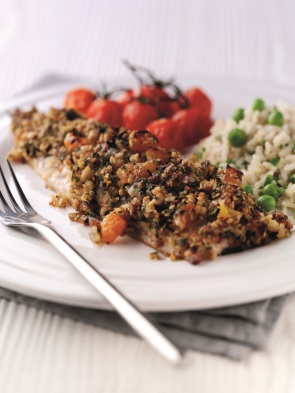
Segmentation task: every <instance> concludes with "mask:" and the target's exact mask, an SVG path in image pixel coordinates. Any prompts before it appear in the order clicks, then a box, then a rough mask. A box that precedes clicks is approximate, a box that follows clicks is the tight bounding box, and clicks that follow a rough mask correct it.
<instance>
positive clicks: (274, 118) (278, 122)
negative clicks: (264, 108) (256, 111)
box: [268, 109, 284, 127]
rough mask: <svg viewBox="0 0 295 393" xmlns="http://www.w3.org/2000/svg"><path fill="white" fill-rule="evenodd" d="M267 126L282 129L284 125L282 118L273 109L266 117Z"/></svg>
mask: <svg viewBox="0 0 295 393" xmlns="http://www.w3.org/2000/svg"><path fill="white" fill-rule="evenodd" d="M268 124H271V125H272V126H279V127H282V126H283V125H284V116H283V114H282V113H281V112H279V111H278V110H277V109H274V110H273V111H272V112H271V113H270V115H269V116H268Z"/></svg>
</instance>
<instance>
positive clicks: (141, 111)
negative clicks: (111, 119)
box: [122, 100, 158, 130]
mask: <svg viewBox="0 0 295 393" xmlns="http://www.w3.org/2000/svg"><path fill="white" fill-rule="evenodd" d="M156 117H158V112H157V110H156V109H155V107H154V106H153V105H150V104H142V103H141V102H139V101H138V100H134V101H131V102H130V103H129V104H127V105H126V106H125V108H124V109H123V114H122V123H123V126H124V127H126V128H128V129H129V130H144V129H145V128H146V126H147V125H148V124H149V123H150V122H151V121H152V120H154V119H155V118H156Z"/></svg>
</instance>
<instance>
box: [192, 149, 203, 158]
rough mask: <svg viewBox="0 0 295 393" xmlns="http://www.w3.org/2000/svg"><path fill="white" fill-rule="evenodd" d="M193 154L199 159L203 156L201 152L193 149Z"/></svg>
mask: <svg viewBox="0 0 295 393" xmlns="http://www.w3.org/2000/svg"><path fill="white" fill-rule="evenodd" d="M194 155H195V156H196V157H197V159H198V160H201V159H202V158H203V153H201V152H199V151H195V152H194Z"/></svg>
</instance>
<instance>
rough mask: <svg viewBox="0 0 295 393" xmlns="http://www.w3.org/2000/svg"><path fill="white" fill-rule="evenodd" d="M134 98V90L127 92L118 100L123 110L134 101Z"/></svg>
mask: <svg viewBox="0 0 295 393" xmlns="http://www.w3.org/2000/svg"><path fill="white" fill-rule="evenodd" d="M133 97H134V91H133V90H131V89H130V90H125V91H124V92H123V93H122V94H121V95H120V97H119V98H118V100H117V102H118V103H119V104H120V105H121V106H122V108H125V106H126V104H128V103H129V102H130V101H132V99H133Z"/></svg>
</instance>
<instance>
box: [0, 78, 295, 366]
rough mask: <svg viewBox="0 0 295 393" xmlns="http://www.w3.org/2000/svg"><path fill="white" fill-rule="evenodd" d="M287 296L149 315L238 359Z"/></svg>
mask: <svg viewBox="0 0 295 393" xmlns="http://www.w3.org/2000/svg"><path fill="white" fill-rule="evenodd" d="M69 80H70V79H69V78H64V77H60V76H58V75H57V76H56V75H47V76H46V77H44V78H42V80H40V81H39V82H38V83H36V84H35V85H34V87H32V88H31V89H30V90H32V89H33V88H40V87H46V86H49V85H57V84H59V83H61V82H65V81H69ZM290 297H291V295H284V296H280V297H276V298H273V299H267V300H263V301H259V302H255V303H250V304H244V305H239V306H233V307H224V308H219V309H211V310H202V311H183V312H167V313H164V312H161V313H152V316H153V317H154V319H155V320H156V321H157V322H158V324H159V325H160V326H162V328H163V331H164V332H165V333H166V334H167V336H169V337H170V338H171V339H172V340H173V341H174V343H175V344H177V345H178V346H179V347H180V348H183V349H193V350H198V351H203V352H207V353H211V354H216V355H221V356H226V357H228V358H231V359H236V360H241V359H243V358H244V357H245V356H247V355H248V353H249V352H250V351H251V350H253V349H261V348H263V347H264V346H265V344H266V342H267V340H268V338H269V336H270V334H271V332H272V330H273V328H274V326H275V324H276V322H277V320H278V318H279V316H280V314H281V313H282V311H283V309H284V306H285V304H286V302H287V301H288V300H289V299H290ZM0 298H4V299H6V300H9V301H13V302H16V303H19V304H25V305H28V306H31V307H35V308H37V309H40V310H45V311H48V312H51V313H55V314H58V315H60V316H62V317H65V318H70V319H72V320H75V321H80V322H84V323H88V324H91V325H94V326H99V327H102V328H106V329H111V330H113V331H116V332H121V333H124V334H134V333H133V331H132V330H131V328H130V327H129V326H128V325H127V324H126V323H125V321H124V320H123V319H122V318H121V317H120V316H119V315H118V314H117V313H116V312H114V311H105V310H93V309H87V308H81V307H73V306H67V305H62V304H58V303H53V302H49V301H44V300H40V299H35V298H32V297H30V296H25V295H23V294H20V293H16V292H13V291H11V290H8V289H5V288H0Z"/></svg>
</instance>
